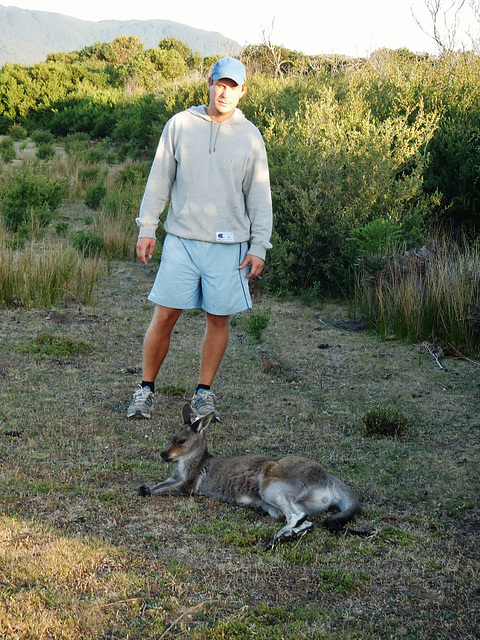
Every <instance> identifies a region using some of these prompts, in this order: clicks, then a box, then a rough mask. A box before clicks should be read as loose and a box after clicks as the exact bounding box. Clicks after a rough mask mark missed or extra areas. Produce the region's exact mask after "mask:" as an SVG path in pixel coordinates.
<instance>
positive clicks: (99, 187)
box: [85, 182, 107, 209]
mask: <svg viewBox="0 0 480 640" xmlns="http://www.w3.org/2000/svg"><path fill="white" fill-rule="evenodd" d="M106 195H107V187H106V186H105V184H104V183H103V182H97V184H95V185H94V186H93V187H90V189H88V190H87V193H86V196H85V204H86V205H87V207H90V209H98V208H99V207H100V205H101V203H102V200H103V199H104V198H105V196H106Z"/></svg>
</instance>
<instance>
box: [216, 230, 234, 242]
mask: <svg viewBox="0 0 480 640" xmlns="http://www.w3.org/2000/svg"><path fill="white" fill-rule="evenodd" d="M233 241H234V240H233V233H232V232H231V231H227V232H226V231H217V242H233Z"/></svg>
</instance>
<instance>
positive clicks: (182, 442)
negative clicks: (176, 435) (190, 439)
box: [177, 439, 186, 445]
mask: <svg viewBox="0 0 480 640" xmlns="http://www.w3.org/2000/svg"><path fill="white" fill-rule="evenodd" d="M185 442H186V440H182V439H180V440H177V444H179V445H182V444H185Z"/></svg>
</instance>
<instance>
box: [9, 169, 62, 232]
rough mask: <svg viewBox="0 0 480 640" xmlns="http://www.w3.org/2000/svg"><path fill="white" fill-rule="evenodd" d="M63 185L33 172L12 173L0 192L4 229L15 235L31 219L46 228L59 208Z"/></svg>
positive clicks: (42, 174)
mask: <svg viewBox="0 0 480 640" xmlns="http://www.w3.org/2000/svg"><path fill="white" fill-rule="evenodd" d="M64 195H65V185H64V184H63V183H62V182H60V181H59V180H57V179H55V178H52V177H50V176H48V175H45V174H44V173H41V172H39V171H38V170H36V169H33V170H28V169H23V170H21V171H19V172H17V173H14V174H13V176H12V177H11V178H10V180H9V181H8V182H7V183H6V185H5V186H4V188H3V189H2V193H1V199H2V218H3V220H4V222H5V224H6V226H7V227H8V228H9V229H10V230H11V231H14V232H16V231H17V230H18V229H19V227H20V226H22V224H24V223H25V221H26V220H27V219H28V218H30V217H33V218H34V219H36V220H37V221H38V223H39V224H40V226H46V225H47V224H48V223H49V222H50V221H51V219H52V217H53V213H54V212H55V211H56V210H57V209H58V207H59V206H60V204H61V202H62V199H63V197H64Z"/></svg>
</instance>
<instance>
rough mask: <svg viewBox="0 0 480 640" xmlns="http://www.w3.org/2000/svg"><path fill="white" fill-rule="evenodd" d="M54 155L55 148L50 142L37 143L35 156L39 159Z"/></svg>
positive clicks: (48, 158) (49, 158)
mask: <svg viewBox="0 0 480 640" xmlns="http://www.w3.org/2000/svg"><path fill="white" fill-rule="evenodd" d="M54 156H55V149H54V148H53V146H52V145H51V144H48V143H47V144H45V143H42V144H39V145H38V149H37V158H38V159H39V160H51V158H53V157H54Z"/></svg>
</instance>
